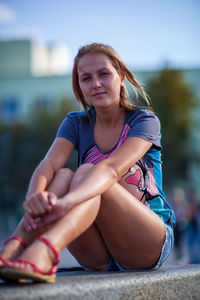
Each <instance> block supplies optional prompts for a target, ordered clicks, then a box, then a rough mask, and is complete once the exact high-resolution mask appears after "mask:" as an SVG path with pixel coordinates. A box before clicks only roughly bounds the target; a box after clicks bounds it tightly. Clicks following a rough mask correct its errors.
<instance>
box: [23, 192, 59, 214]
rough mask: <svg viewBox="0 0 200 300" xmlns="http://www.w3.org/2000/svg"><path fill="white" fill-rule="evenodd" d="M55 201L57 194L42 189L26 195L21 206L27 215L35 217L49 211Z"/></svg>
mask: <svg viewBox="0 0 200 300" xmlns="http://www.w3.org/2000/svg"><path fill="white" fill-rule="evenodd" d="M56 202H57V196H56V195H55V194H53V193H50V192H46V191H43V192H39V193H34V194H32V195H31V196H29V197H27V198H26V201H25V202H24V204H23V207H24V209H25V211H26V213H27V214H28V215H29V216H31V217H33V218H35V217H38V216H41V215H44V214H48V213H51V211H52V207H53V206H54V205H55V204H56Z"/></svg>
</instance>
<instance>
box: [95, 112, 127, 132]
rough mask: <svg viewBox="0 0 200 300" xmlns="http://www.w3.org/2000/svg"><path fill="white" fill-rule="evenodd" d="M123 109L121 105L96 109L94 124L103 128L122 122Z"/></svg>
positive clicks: (123, 116)
mask: <svg viewBox="0 0 200 300" xmlns="http://www.w3.org/2000/svg"><path fill="white" fill-rule="evenodd" d="M124 118H125V109H124V108H123V107H118V108H113V107H108V108H106V109H101V110H99V109H97V110H96V121H95V122H96V125H97V126H99V125H100V126H101V127H103V128H105V129H106V128H112V127H115V126H117V125H118V126H119V125H122V124H124Z"/></svg>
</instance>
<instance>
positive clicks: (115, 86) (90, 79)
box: [77, 53, 124, 108]
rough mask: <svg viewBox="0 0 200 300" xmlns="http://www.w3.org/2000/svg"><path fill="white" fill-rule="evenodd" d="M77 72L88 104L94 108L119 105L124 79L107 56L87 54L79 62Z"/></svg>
mask: <svg viewBox="0 0 200 300" xmlns="http://www.w3.org/2000/svg"><path fill="white" fill-rule="evenodd" d="M77 72H78V79H79V85H80V88H81V91H82V94H83V96H84V98H85V100H86V101H87V103H88V104H90V105H92V106H93V107H94V108H106V107H109V106H110V105H115V104H118V105H119V101H120V89H121V85H122V84H123V82H124V78H122V76H120V75H119V74H118V72H117V70H116V69H115V68H114V66H113V65H112V62H111V60H110V59H109V58H108V57H107V56H106V55H104V54H101V53H90V54H85V55H84V56H83V57H82V58H81V59H80V60H79V62H78V65H77Z"/></svg>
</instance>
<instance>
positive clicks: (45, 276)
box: [1, 236, 60, 283]
mask: <svg viewBox="0 0 200 300" xmlns="http://www.w3.org/2000/svg"><path fill="white" fill-rule="evenodd" d="M37 240H39V241H41V242H43V243H44V244H46V245H47V246H48V247H49V248H50V249H51V251H52V252H53V254H54V256H55V260H54V263H53V266H52V268H51V269H50V271H49V272H47V273H45V272H43V271H42V270H41V269H40V268H38V267H37V266H36V265H35V264H33V263H31V262H30V261H26V260H23V259H14V260H11V261H9V262H7V264H6V266H5V267H4V268H3V269H2V271H1V278H2V279H3V280H5V281H6V280H8V279H9V280H17V281H18V282H26V281H27V280H32V281H34V282H46V283H52V282H55V279H56V275H55V273H56V271H57V265H58V263H59V262H60V259H59V255H58V252H57V251H56V249H55V247H54V246H53V245H52V244H51V243H50V242H49V240H47V239H46V238H45V237H42V236H40V237H38V238H37ZM16 263H17V264H18V263H22V264H24V265H29V266H31V268H32V270H33V271H26V270H24V269H23V268H22V267H21V268H20V267H17V266H16Z"/></svg>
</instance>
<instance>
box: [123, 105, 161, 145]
mask: <svg viewBox="0 0 200 300" xmlns="http://www.w3.org/2000/svg"><path fill="white" fill-rule="evenodd" d="M128 137H139V138H142V139H144V140H146V141H149V142H151V143H153V147H154V148H156V149H157V150H161V149H162V147H161V144H160V140H161V134H160V121H159V119H158V117H157V116H156V115H155V114H154V113H152V112H149V111H146V110H140V111H138V112H136V116H135V117H134V118H133V120H132V121H131V122H130V130H129V133H128V136H127V138H128Z"/></svg>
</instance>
